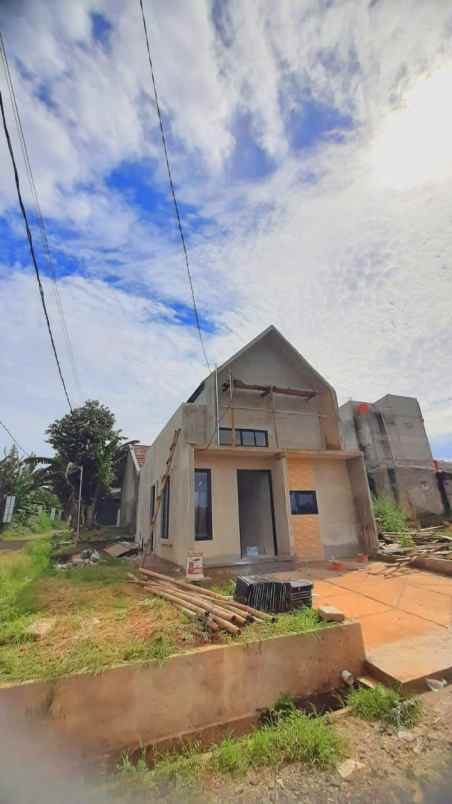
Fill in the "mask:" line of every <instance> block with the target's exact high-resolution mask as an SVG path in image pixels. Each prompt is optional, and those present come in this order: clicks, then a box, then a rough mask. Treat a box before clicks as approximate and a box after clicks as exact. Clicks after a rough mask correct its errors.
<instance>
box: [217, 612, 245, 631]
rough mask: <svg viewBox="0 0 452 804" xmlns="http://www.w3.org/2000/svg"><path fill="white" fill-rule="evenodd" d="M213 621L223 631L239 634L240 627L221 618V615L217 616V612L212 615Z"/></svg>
mask: <svg viewBox="0 0 452 804" xmlns="http://www.w3.org/2000/svg"><path fill="white" fill-rule="evenodd" d="M212 616H213V618H214V620H215V622H216V623H218V625H220V626H221V627H222V628H224V630H225V631H229V633H230V634H234V635H238V634H240V628H238V627H237V626H236V625H234V624H233V623H230V622H229V621H228V620H223V618H222V617H219V616H218V614H213V615H212Z"/></svg>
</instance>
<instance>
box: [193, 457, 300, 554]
mask: <svg viewBox="0 0 452 804" xmlns="http://www.w3.org/2000/svg"><path fill="white" fill-rule="evenodd" d="M194 466H195V468H197V469H210V470H211V481H212V532H213V539H212V540H208V541H195V540H194V534H193V532H192V536H191V542H190V545H189V549H191V550H197V551H200V552H202V553H203V555H204V559H205V561H206V563H207V564H208V563H209V562H210V563H228V562H231V563H233V562H235V561H240V560H241V557H242V554H241V544H240V522H239V501H238V486H237V470H238V469H268V470H270V471H271V473H272V491H273V500H274V502H275V529H276V543H277V549H278V556H279V557H281V556H288V555H290V554H291V546H290V536H289V528H288V520H287V507H286V504H285V501H286V499H287V487H285V486H284V482H285V476H284V467H283V466H282V465H281V461H280V460H278V459H275V458H274V457H273V456H268V457H262V458H261V457H259V456H254V455H253V456H251V455H249V456H247V455H236V454H235V455H227V454H224V453H223V454H222V453H221V450H218V454H216V453H215V451H213V450H212V451H209V452H203V451H202V450H196V451H195V459H194ZM283 501H284V502H283Z"/></svg>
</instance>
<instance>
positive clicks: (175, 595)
mask: <svg viewBox="0 0 452 804" xmlns="http://www.w3.org/2000/svg"><path fill="white" fill-rule="evenodd" d="M138 571H139V572H140V574H141V575H144V576H145V580H142V579H140V578H137V577H136V576H135V575H133V574H132V573H129V579H130V581H131V582H132V583H137V584H140V585H141V586H142V587H143V589H144V590H146V591H147V592H150V593H151V594H153V595H156V596H157V597H161V598H163V599H164V600H168V601H169V602H170V603H173V604H174V605H175V606H177V607H178V608H179V609H181V611H183V612H184V614H186V615H187V616H189V617H192V618H193V619H197V620H199V621H201V623H202V625H204V626H205V627H206V628H207V629H208V630H209V631H211V632H213V633H216V632H218V631H220V630H222V631H227V632H228V633H229V634H233V635H234V636H237V635H238V634H240V632H241V629H242V628H243V627H244V626H246V625H247V624H249V623H264V622H266V621H269V622H272V621H274V618H273V617H271V616H269V615H268V614H264V613H263V612H261V611H256V609H254V608H252V607H251V606H246V605H243V604H241V603H238V602H236V601H235V600H233V599H232V598H231V597H225V596H224V595H220V594H219V593H218V592H212V591H211V590H210V589H204V588H203V587H201V586H193V584H190V583H187V582H186V581H181V580H179V579H176V578H171V577H170V576H169V575H163V574H162V573H159V572H154V571H153V570H148V569H144V568H142V567H140V568H139V570H138Z"/></svg>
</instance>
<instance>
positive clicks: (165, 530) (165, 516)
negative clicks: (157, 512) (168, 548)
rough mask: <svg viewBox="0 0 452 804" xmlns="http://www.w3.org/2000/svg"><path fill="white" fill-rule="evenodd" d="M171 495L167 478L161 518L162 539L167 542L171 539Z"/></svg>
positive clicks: (163, 491)
mask: <svg viewBox="0 0 452 804" xmlns="http://www.w3.org/2000/svg"><path fill="white" fill-rule="evenodd" d="M170 493H171V492H170V479H169V477H167V478H166V481H165V485H164V487H163V490H162V513H161V516H160V539H163V540H164V541H165V542H166V541H168V539H169V515H170Z"/></svg>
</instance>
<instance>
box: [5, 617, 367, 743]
mask: <svg viewBox="0 0 452 804" xmlns="http://www.w3.org/2000/svg"><path fill="white" fill-rule="evenodd" d="M344 668H347V670H349V671H350V672H351V673H353V675H354V676H356V677H358V676H359V675H361V673H362V672H363V669H364V645H363V639H362V633H361V626H360V624H359V623H358V622H355V623H343V624H341V625H336V626H334V627H332V628H326V629H324V630H321V631H316V632H314V633H307V634H291V635H288V636H281V637H276V638H273V639H267V640H263V641H261V642H252V643H250V644H246V645H243V644H235V645H234V644H233V645H227V646H224V645H215V646H208V647H205V648H199V649H197V650H194V651H190V652H187V653H184V654H180V655H178V656H172V657H170V658H169V659H168V660H167V661H166V662H165V664H164V665H163V666H159V665H158V664H149V663H146V664H143V663H139V664H138V663H137V664H133V665H126V666H125V667H117V668H113V669H111V670H105V671H103V672H102V673H99V674H97V675H86V674H80V675H74V676H70V677H68V678H62V679H58V680H56V681H40V682H31V683H27V684H21V685H19V686H13V685H11V686H9V687H3V688H0V719H2V717H4V716H3V713H4V712H6V711H8V713H9V717H10V719H11V730H12V733H13V734H14V733H15V732H16V730H17V729H19V728H26V729H27V732H29V731H30V730H33V733H34V735H35V739H36V742H37V744H38V745H40V744H41V743H42V742H44V743H46V742H47V741H49V740H50V738H53V740H55V738H57V739H58V744H59V748H60V751H61V749H62V748H63V749H70V751H71V752H74V750H75V749H76V748H80V749H81V750H82V751H83V752H84V753H85V754H86V755H89V756H97V755H100V754H102V755H105V754H106V753H108V752H118V753H119V752H120V751H123V750H127V749H130V748H136V746H139V745H140V744H144V745H149V744H153V743H158V742H159V741H163V740H168V739H169V738H176V737H182V736H184V735H196V734H197V733H198V734H199V732H202V730H203V729H207V728H209V727H215V726H219V725H220V724H223V725H224V726H228V727H229V728H234V725H235V724H237V723H238V722H240V721H241V720H244V719H248V720H251V721H253V720H256V719H257V717H258V714H259V711H260V710H262V709H264V708H267V707H270V706H273V704H274V703H275V701H276V700H277V699H278V698H279V697H280V696H281V695H282V694H288V695H292V696H294V697H307V696H310V695H314V694H317V693H322V692H328V691H330V690H332V689H335V688H336V687H337V686H339V684H340V683H341V676H340V673H341V670H343V669H344ZM4 725H6V724H4ZM13 726H14V728H13ZM38 727H40V728H41V733H40V734H39V733H38V731H37V728H38ZM4 733H5V734H7V733H9V729H8V728H5V729H4ZM70 755H72V753H71V754H70Z"/></svg>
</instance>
